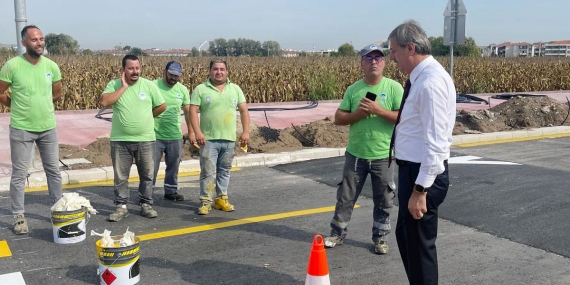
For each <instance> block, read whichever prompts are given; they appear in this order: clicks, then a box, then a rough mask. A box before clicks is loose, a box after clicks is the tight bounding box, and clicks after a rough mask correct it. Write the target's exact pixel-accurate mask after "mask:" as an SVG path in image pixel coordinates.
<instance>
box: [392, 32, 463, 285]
mask: <svg viewBox="0 0 570 285" xmlns="http://www.w3.org/2000/svg"><path fill="white" fill-rule="evenodd" d="M389 40H390V58H391V59H392V60H394V61H395V62H396V64H397V66H398V69H399V70H400V71H402V72H405V73H407V74H409V79H408V81H407V82H406V86H405V88H404V99H403V102H402V105H401V107H400V115H399V116H398V119H399V120H397V121H396V128H395V136H394V140H393V143H394V147H395V152H394V155H395V158H396V163H397V164H398V166H399V170H398V182H399V187H398V189H399V190H398V200H399V202H400V208H399V212H398V222H397V224H396V239H397V241H398V247H399V250H400V255H401V257H402V261H403V263H404V268H405V270H406V274H407V276H408V280H409V282H410V284H414V285H416V284H421V285H428V284H438V269H437V251H436V246H435V241H436V238H437V220H438V215H437V209H438V207H439V205H440V204H441V203H442V202H443V200H444V199H445V196H446V195H447V190H448V187H449V177H448V167H447V159H448V158H449V154H450V151H449V149H450V146H451V141H452V136H451V133H452V130H453V126H454V124H455V100H456V98H455V97H456V92H455V85H454V84H453V80H452V79H451V77H450V76H449V74H448V73H447V71H446V70H445V69H444V68H443V67H442V66H441V64H439V62H437V61H436V60H435V59H434V58H433V57H432V56H431V47H430V43H429V40H428V38H427V36H426V34H425V31H424V30H423V29H422V28H421V27H420V26H419V24H418V23H417V22H414V21H408V22H405V23H403V24H401V25H399V26H398V27H396V29H394V30H393V31H392V32H391V33H390V36H389Z"/></svg>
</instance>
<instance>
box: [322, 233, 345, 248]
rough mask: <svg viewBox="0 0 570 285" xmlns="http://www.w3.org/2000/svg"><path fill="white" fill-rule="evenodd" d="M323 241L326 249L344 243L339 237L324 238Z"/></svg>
mask: <svg viewBox="0 0 570 285" xmlns="http://www.w3.org/2000/svg"><path fill="white" fill-rule="evenodd" d="M324 241H325V247H328V248H333V247H335V246H337V245H342V244H343V243H344V239H343V238H341V237H339V236H334V235H333V236H330V237H326V238H324Z"/></svg>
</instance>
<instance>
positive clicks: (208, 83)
mask: <svg viewBox="0 0 570 285" xmlns="http://www.w3.org/2000/svg"><path fill="white" fill-rule="evenodd" d="M230 83H232V82H231V81H230V79H229V78H228V79H226V85H228V84H230ZM206 85H207V86H209V87H212V88H214V89H216V86H214V85H212V82H211V81H210V78H208V80H207V81H206Z"/></svg>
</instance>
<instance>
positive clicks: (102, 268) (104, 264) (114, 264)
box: [95, 236, 141, 285]
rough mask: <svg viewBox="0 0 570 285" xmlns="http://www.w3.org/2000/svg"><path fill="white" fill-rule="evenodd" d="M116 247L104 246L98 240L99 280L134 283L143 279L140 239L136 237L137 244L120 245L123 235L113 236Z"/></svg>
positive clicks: (105, 284)
mask: <svg viewBox="0 0 570 285" xmlns="http://www.w3.org/2000/svg"><path fill="white" fill-rule="evenodd" d="M111 238H112V239H113V241H115V246H116V247H103V246H101V240H98V241H97V242H96V243H95V245H96V246H97V257H98V258H99V269H98V270H97V275H99V281H100V284H101V285H109V284H113V285H133V284H137V283H139V281H140V279H141V275H140V268H139V249H140V247H139V244H140V239H139V238H138V237H135V244H133V245H129V246H124V247H118V246H119V240H120V239H121V238H122V236H113V237H111Z"/></svg>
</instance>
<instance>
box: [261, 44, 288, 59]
mask: <svg viewBox="0 0 570 285" xmlns="http://www.w3.org/2000/svg"><path fill="white" fill-rule="evenodd" d="M261 49H262V52H263V55H264V56H281V54H282V53H283V51H282V50H281V46H280V45H279V43H278V42H276V41H265V42H263V43H262V44H261Z"/></svg>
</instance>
